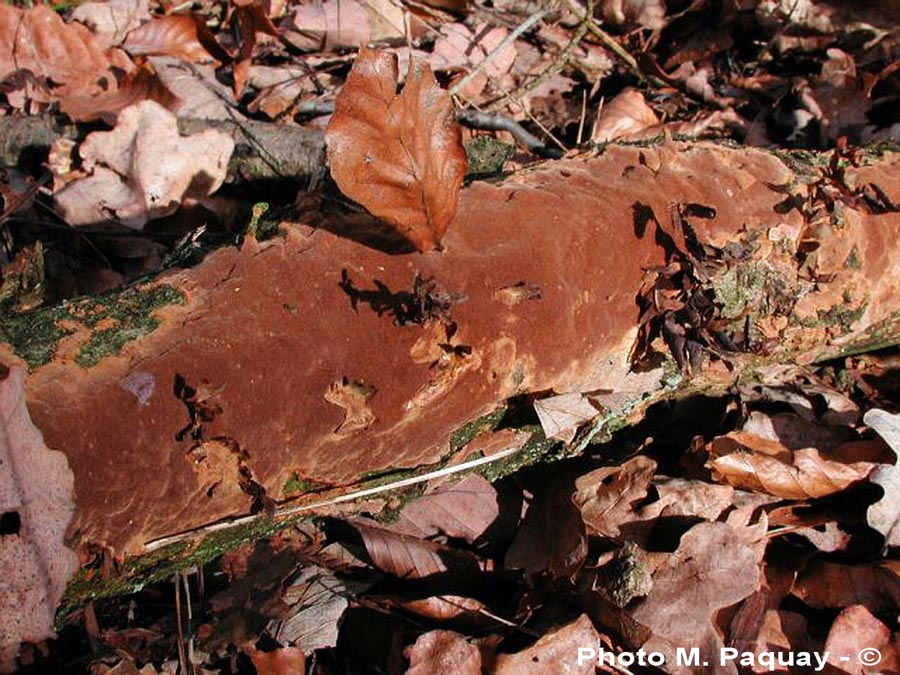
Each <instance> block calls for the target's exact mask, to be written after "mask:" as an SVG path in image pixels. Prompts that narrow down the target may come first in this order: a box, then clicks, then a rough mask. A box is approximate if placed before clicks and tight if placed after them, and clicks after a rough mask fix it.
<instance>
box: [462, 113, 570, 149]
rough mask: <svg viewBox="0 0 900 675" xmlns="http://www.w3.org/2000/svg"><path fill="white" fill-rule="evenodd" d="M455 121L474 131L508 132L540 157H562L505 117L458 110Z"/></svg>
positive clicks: (496, 114)
mask: <svg viewBox="0 0 900 675" xmlns="http://www.w3.org/2000/svg"><path fill="white" fill-rule="evenodd" d="M456 119H457V121H458V122H459V123H460V124H465V125H466V126H467V127H472V128H475V129H487V130H489V131H508V132H509V133H511V134H512V135H513V137H514V138H515V139H516V140H517V141H518V142H519V143H521V144H522V145H524V146H525V147H526V148H527V149H528V150H531V151H532V152H534V153H535V154H537V155H540V156H541V157H549V158H552V159H557V158H559V157H562V155H563V153H562V151H560V150H557V149H555V148H548V147H545V146H544V144H543V142H542V141H541V139H539V138H538V137H537V136H535V135H534V134H532V133H531V132H530V131H528V130H527V129H526V128H525V127H523V126H522V125H521V124H519V123H518V122H516V121H515V120H514V119H512V118H510V117H506V116H505V115H501V114H499V113H489V112H482V111H480V110H459V111H457V113H456Z"/></svg>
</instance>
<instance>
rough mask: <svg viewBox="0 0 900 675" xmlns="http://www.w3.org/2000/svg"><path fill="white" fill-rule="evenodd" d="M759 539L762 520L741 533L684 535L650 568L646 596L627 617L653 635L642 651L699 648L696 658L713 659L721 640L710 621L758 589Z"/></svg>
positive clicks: (706, 527)
mask: <svg viewBox="0 0 900 675" xmlns="http://www.w3.org/2000/svg"><path fill="white" fill-rule="evenodd" d="M765 534H766V522H765V520H763V521H761V522H760V523H758V524H756V525H751V526H746V527H735V526H732V525H730V524H728V523H721V522H715V523H699V524H698V525H695V526H694V527H692V528H691V529H690V530H688V531H687V532H686V533H685V534H684V535H683V536H682V537H681V543H680V544H679V546H678V549H677V550H676V551H675V552H674V553H671V554H669V555H668V556H666V558H665V560H664V561H663V562H662V564H661V565H659V566H658V567H657V568H656V570H655V572H654V573H653V587H652V588H651V590H650V593H649V594H648V595H647V597H646V598H645V599H644V600H641V601H640V603H639V604H638V605H637V606H636V607H635V609H634V611H632V612H631V616H632V617H633V618H634V619H635V620H636V621H638V622H639V623H641V624H643V625H644V626H647V627H648V628H649V629H650V630H651V631H653V638H651V640H650V641H649V642H648V643H646V644H645V645H644V648H645V649H647V650H649V649H651V645H652V648H654V649H656V648H658V649H660V650H666V651H668V652H672V647H678V646H682V647H688V648H690V647H697V646H699V647H700V652H701V653H710V654H712V653H716V654H718V653H719V652H718V649H719V647H721V646H722V640H721V638H720V637H719V633H718V630H717V628H716V626H715V615H716V613H717V612H718V611H719V610H720V609H722V608H724V607H728V606H730V605H733V604H735V603H736V602H739V601H740V600H743V599H744V598H746V597H747V596H749V595H750V594H751V593H753V592H754V591H756V590H758V589H759V588H760V584H761V582H762V574H761V571H760V570H761V565H762V559H763V554H764V552H765V548H766V538H765ZM664 653H665V652H664ZM673 656H674V654H673ZM667 661H668V659H667ZM674 662H675V660H674V658H673V660H672V663H674ZM723 672H724V671H723ZM732 672H736V671H735V670H732Z"/></svg>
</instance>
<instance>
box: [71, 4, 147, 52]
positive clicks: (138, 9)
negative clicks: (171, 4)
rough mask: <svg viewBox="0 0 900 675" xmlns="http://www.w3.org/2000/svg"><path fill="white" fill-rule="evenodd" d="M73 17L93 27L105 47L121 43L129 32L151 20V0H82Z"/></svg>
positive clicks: (93, 31)
mask: <svg viewBox="0 0 900 675" xmlns="http://www.w3.org/2000/svg"><path fill="white" fill-rule="evenodd" d="M71 18H72V20H73V21H79V22H81V23H83V24H84V25H85V26H87V27H88V28H90V29H91V32H92V33H93V34H94V35H95V36H96V37H97V41H98V42H99V43H100V45H101V46H102V47H104V48H109V47H113V46H115V45H118V44H121V42H122V40H124V39H125V36H126V35H128V32H129V31H131V30H134V29H135V28H137V27H138V26H139V25H141V22H143V21H149V20H150V1H149V0H106V1H105V2H97V1H95V0H94V1H90V2H82V3H80V4H79V5H78V6H77V7H75V9H73V10H72V14H71Z"/></svg>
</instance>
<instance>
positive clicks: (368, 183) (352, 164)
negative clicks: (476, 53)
mask: <svg viewBox="0 0 900 675" xmlns="http://www.w3.org/2000/svg"><path fill="white" fill-rule="evenodd" d="M397 76H398V68H397V60H396V57H395V56H394V55H393V54H389V53H386V52H379V51H374V50H369V49H361V50H360V53H359V56H358V57H357V59H356V63H355V64H354V66H353V70H352V71H351V72H350V75H349V76H348V77H347V82H346V84H345V85H344V87H343V89H341V92H340V94H339V95H338V97H337V101H336V102H335V112H334V115H333V116H332V118H331V123H330V124H329V125H328V130H327V131H326V135H325V138H326V142H327V144H328V161H329V164H330V166H331V175H332V176H333V177H334V180H335V181H336V182H337V184H338V186H339V187H340V189H341V190H342V191H343V192H344V194H346V195H347V196H348V197H350V198H351V199H354V200H356V201H357V202H359V203H360V204H362V205H363V206H364V207H366V209H368V210H369V212H371V213H372V214H373V215H375V216H377V217H378V218H381V219H383V220H384V221H386V222H387V223H389V224H390V225H391V226H393V227H394V228H395V229H396V230H397V232H399V233H400V234H401V235H403V236H404V237H405V238H407V239H408V240H409V241H410V243H412V245H413V246H415V247H416V248H417V249H418V250H419V251H421V252H423V253H424V252H426V251H428V250H429V249H432V248H435V247H437V246H438V243H439V242H440V240H441V237H442V236H443V235H444V233H445V232H446V231H447V226H448V225H449V224H450V221H451V220H453V216H454V215H455V213H456V203H457V199H458V196H459V189H460V187H461V185H462V181H463V177H464V176H465V174H466V154H465V151H464V150H463V147H462V139H461V136H460V131H459V127H458V126H457V125H456V122H455V120H454V113H453V103H452V101H451V100H450V96H449V95H448V94H447V92H445V91H443V90H442V89H441V88H440V87H439V86H438V84H437V82H436V81H435V79H434V75H433V74H432V72H431V69H430V68H429V66H428V65H427V64H426V63H424V62H422V61H418V60H413V61H411V62H410V67H409V74H408V76H407V78H406V86H405V87H404V88H403V91H402V92H401V93H400V94H399V95H398V94H396V93H395V92H396V83H397Z"/></svg>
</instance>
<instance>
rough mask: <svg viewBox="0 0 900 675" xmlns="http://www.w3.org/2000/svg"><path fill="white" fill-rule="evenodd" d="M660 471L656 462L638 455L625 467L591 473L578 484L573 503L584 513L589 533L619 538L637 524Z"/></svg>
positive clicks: (578, 481)
mask: <svg viewBox="0 0 900 675" xmlns="http://www.w3.org/2000/svg"><path fill="white" fill-rule="evenodd" d="M655 471H656V462H654V461H653V460H652V459H650V458H649V457H645V456H643V455H638V456H637V457H632V458H631V459H629V460H628V461H627V462H625V463H624V464H622V465H621V466H609V467H603V468H601V469H596V470H594V471H591V472H590V473H588V474H585V475H584V476H580V477H579V478H578V479H577V480H576V481H575V488H576V492H575V494H574V496H573V497H572V500H573V501H574V502H575V504H576V505H577V506H578V508H579V509H581V517H582V518H583V519H584V524H585V526H587V528H588V530H590V531H592V532H594V533H596V534H601V535H603V536H607V537H618V536H619V527H620V526H621V525H623V524H625V523H628V522H630V521H632V520H637V519H638V518H637V516H636V515H635V513H634V509H635V505H636V503H638V502H640V501H641V500H642V499H644V498H645V497H646V496H647V488H648V487H649V486H650V481H651V480H652V479H653V474H654V472H655Z"/></svg>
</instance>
